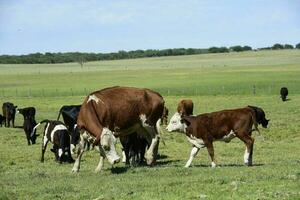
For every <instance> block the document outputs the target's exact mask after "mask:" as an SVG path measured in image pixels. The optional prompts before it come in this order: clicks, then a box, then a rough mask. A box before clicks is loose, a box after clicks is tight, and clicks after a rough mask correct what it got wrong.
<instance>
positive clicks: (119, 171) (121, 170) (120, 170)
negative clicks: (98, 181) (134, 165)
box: [111, 166, 130, 174]
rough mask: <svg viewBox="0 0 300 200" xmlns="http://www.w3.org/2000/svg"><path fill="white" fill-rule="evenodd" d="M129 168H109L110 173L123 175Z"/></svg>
mask: <svg viewBox="0 0 300 200" xmlns="http://www.w3.org/2000/svg"><path fill="white" fill-rule="evenodd" d="M129 168H130V167H129V166H124V167H113V168H111V173H112V174H123V173H125V172H127V171H128V169H129Z"/></svg>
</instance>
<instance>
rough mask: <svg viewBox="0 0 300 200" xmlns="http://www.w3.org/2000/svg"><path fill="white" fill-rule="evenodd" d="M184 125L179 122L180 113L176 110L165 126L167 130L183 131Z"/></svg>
mask: <svg viewBox="0 0 300 200" xmlns="http://www.w3.org/2000/svg"><path fill="white" fill-rule="evenodd" d="M185 128H186V125H185V124H184V123H182V122H181V115H180V114H179V113H178V112H176V113H175V114H174V115H173V116H172V117H171V119H170V122H169V124H168V126H167V128H166V129H167V131H169V132H172V131H179V132H185Z"/></svg>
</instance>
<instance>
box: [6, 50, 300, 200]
mask: <svg viewBox="0 0 300 200" xmlns="http://www.w3.org/2000/svg"><path fill="white" fill-rule="evenodd" d="M299 77H300V51H299V50H283V51H258V52H244V53H229V54H206V55H194V56H178V57H161V58H147V59H134V60H120V61H101V62H91V63H86V64H85V65H84V67H83V68H80V65H79V64H76V63H71V64H57V65H0V80H1V83H0V103H2V102H5V101H11V102H13V103H15V104H16V105H18V106H19V107H26V106H35V107H36V108H37V116H36V118H37V120H38V121H40V120H42V119H45V118H49V119H55V118H56V117H57V112H58V109H59V108H60V107H61V106H62V105H67V104H79V103H81V102H82V101H83V98H84V96H85V95H86V94H87V93H89V92H91V91H94V90H97V89H101V88H103V87H106V86H112V85H127V86H136V87H148V88H151V89H154V90H157V91H159V92H161V94H162V95H163V96H164V99H165V101H166V104H167V106H168V107H169V109H170V112H171V113H170V114H173V113H174V111H175V109H176V105H177V103H178V101H179V100H180V99H182V98H191V99H192V100H193V101H194V103H195V111H194V113H203V112H212V111H217V110H221V109H226V108H237V107H243V106H246V105H257V106H260V107H262V108H263V109H264V110H265V112H266V115H267V118H268V119H271V121H270V125H269V128H268V129H263V128H260V130H261V132H262V134H263V136H264V138H260V137H258V136H257V134H254V137H255V138H256V140H255V145H254V157H253V163H254V166H253V167H246V166H244V165H243V153H244V149H245V145H244V144H243V143H242V142H241V141H239V140H238V139H234V140H233V141H232V142H231V143H229V144H226V143H221V142H216V143H215V154H216V159H217V164H219V166H220V167H217V168H215V169H212V168H210V160H209V156H208V153H207V150H206V149H202V150H201V151H200V153H199V154H198V155H197V157H196V158H195V159H194V161H193V165H192V167H191V168H189V169H185V168H183V166H184V164H185V162H186V161H187V159H188V157H189V154H190V150H191V145H190V144H189V143H188V142H187V140H186V138H185V136H184V135H182V134H180V133H167V132H165V133H164V134H163V139H164V141H165V143H166V145H163V144H162V143H161V145H160V148H159V154H160V159H159V160H158V163H157V165H156V166H155V167H151V168H150V167H147V166H145V167H138V168H128V167H125V166H124V164H123V163H119V164H117V165H116V166H115V167H114V168H111V166H109V164H108V163H107V162H105V167H104V171H103V172H102V173H101V174H95V173H94V169H95V168H96V165H97V163H98V159H99V156H98V153H97V152H95V151H89V152H86V153H85V154H84V155H83V162H82V166H81V171H80V172H79V173H78V174H72V173H71V168H72V165H70V164H62V165H59V164H58V163H56V162H55V161H54V155H53V154H52V153H51V152H50V150H49V149H50V148H49V147H50V146H48V149H47V152H46V154H45V163H43V164H42V163H40V161H39V158H40V154H41V141H42V138H41V137H39V138H38V142H37V143H38V144H37V145H33V146H27V142H26V139H25V134H24V133H23V130H21V129H18V128H3V127H2V128H1V127H0V199H98V200H100V199H300V191H299V188H300V157H299V152H300V145H299V144H300V78H299ZM254 86H255V94H254ZM281 86H287V87H288V88H289V91H290V95H289V98H290V99H291V100H290V101H287V102H282V101H281V100H280V98H279V89H280V87H281ZM22 120H23V119H22V117H21V116H20V115H17V119H16V125H19V126H20V125H22ZM39 132H41V129H39ZM117 149H118V152H119V153H120V152H121V150H120V144H117Z"/></svg>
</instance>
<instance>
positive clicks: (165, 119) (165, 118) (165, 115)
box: [161, 106, 169, 125]
mask: <svg viewBox="0 0 300 200" xmlns="http://www.w3.org/2000/svg"><path fill="white" fill-rule="evenodd" d="M168 117H169V109H168V108H167V107H166V106H165V107H164V111H163V114H162V118H161V124H162V125H168Z"/></svg>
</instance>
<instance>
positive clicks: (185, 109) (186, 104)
mask: <svg viewBox="0 0 300 200" xmlns="http://www.w3.org/2000/svg"><path fill="white" fill-rule="evenodd" d="M193 110H194V103H193V101H192V100H190V99H183V100H181V101H180V102H179V103H178V106H177V112H176V113H175V114H174V115H173V116H172V117H171V119H170V123H169V125H168V126H167V128H166V129H167V130H168V131H171V129H174V128H173V127H174V126H175V125H176V124H177V125H179V122H180V119H181V116H189V115H193Z"/></svg>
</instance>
